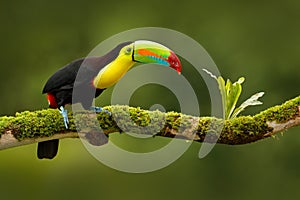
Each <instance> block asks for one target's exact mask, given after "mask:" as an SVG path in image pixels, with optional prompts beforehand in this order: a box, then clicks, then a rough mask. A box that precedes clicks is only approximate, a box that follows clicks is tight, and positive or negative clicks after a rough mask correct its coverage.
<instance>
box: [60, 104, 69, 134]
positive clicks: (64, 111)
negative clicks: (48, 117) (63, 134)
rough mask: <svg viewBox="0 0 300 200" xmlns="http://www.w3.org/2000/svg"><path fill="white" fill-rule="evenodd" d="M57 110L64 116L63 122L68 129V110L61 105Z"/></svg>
mask: <svg viewBox="0 0 300 200" xmlns="http://www.w3.org/2000/svg"><path fill="white" fill-rule="evenodd" d="M59 112H60V114H61V115H62V116H63V118H64V124H65V127H66V129H68V128H69V127H68V124H69V119H68V111H67V110H65V108H64V107H63V106H61V107H59Z"/></svg>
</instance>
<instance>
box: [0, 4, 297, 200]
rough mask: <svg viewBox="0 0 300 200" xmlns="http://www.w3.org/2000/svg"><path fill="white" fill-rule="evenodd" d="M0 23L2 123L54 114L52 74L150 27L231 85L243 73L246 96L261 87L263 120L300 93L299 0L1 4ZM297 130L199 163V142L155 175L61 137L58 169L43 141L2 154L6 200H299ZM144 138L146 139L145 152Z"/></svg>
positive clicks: (155, 92)
mask: <svg viewBox="0 0 300 200" xmlns="http://www.w3.org/2000/svg"><path fill="white" fill-rule="evenodd" d="M0 16H1V17H0V21H1V28H0V30H1V31H0V36H1V37H0V44H1V46H0V52H1V54H0V59H1V65H0V81H1V84H0V91H1V99H0V103H1V108H0V114H1V115H12V114H14V113H15V112H17V111H23V110H36V109H42V108H46V107H47V101H46V98H45V96H43V95H41V90H42V87H43V85H44V83H45V82H46V80H47V79H48V77H49V76H50V75H51V74H52V73H53V72H55V71H56V70H57V69H58V68H60V67H61V66H63V65H65V64H67V63H68V62H70V61H72V60H73V59H76V58H79V57H84V56H85V55H87V54H88V53H89V52H90V51H91V50H92V49H93V48H94V47H95V46H96V45H97V44H98V43H99V42H101V41H103V40H105V39H106V38H108V37H110V36H111V35H114V34H116V33H119V32H121V31H125V30H128V29H132V28H137V27H145V26H157V27H165V28H170V29H174V30H177V31H180V32H182V33H184V34H187V35H189V36H190V37H192V38H194V39H195V40H197V41H198V42H199V43H200V44H201V45H203V47H204V48H205V49H206V50H207V51H208V53H209V54H210V55H211V57H212V58H213V59H214V61H215V62H216V64H217V66H218V68H219V70H220V71H221V73H222V75H223V76H224V77H226V78H230V79H232V80H236V79H237V78H238V77H240V76H245V77H246V82H245V83H244V92H243V94H242V97H241V98H242V100H244V99H246V98H247V97H249V96H250V95H252V94H253V93H255V92H258V91H265V92H266V95H265V96H264V97H263V99H262V100H263V102H264V105H262V106H259V107H255V108H250V109H248V111H247V112H246V113H244V114H253V113H256V112H259V111H260V110H263V109H265V108H267V107H270V106H273V105H275V104H279V103H282V102H284V101H285V100H287V99H290V98H293V97H295V96H297V95H299V85H300V79H299V67H300V64H299V63H300V56H299V55H298V54H299V52H300V37H299V35H300V3H299V1H298V0H285V1H283V0H277V1H267V0H263V1H255V0H254V1H240V0H228V1H216V0H210V1H199V0H194V1H171V0H164V1H157V0H152V1H100V0H98V1H96V0H94V1H74V0H73V1H70V0H63V1H57V0H52V1H46V0H40V1H34V0H28V1H16V0H1V1H0ZM183 74H184V75H185V76H187V77H188V76H190V77H192V75H193V74H192V73H191V70H190V69H189V67H186V68H184V69H183ZM198 78H199V77H198ZM198 78H197V79H196V78H192V79H191V80H190V81H191V82H192V83H193V84H195V86H194V87H196V88H198V90H197V91H198V96H200V97H201V96H202V94H203V96H206V97H207V91H206V87H205V85H204V83H203V81H202V80H200V79H198ZM160 90H162V89H161V88H158V89H157V88H156V89H155V88H151V86H148V88H147V87H145V88H144V90H143V88H140V89H139V91H137V93H136V94H135V96H133V100H132V104H133V105H140V106H142V107H145V108H147V106H148V105H151V103H152V104H153V101H155V99H159V97H160V96H159V95H160V94H162V93H164V91H160ZM144 93H145V94H144ZM143 94H144V95H143ZM149 94H150V95H149ZM146 97H147V98H146ZM109 98H110V93H109V91H108V92H106V93H104V94H103V95H102V96H101V97H100V99H102V100H103V101H101V102H102V104H103V105H105V104H106V103H107V102H109ZM164 98H165V97H164ZM166 99H173V97H172V95H170V98H166ZM149 101H150V103H149ZM151 101H152V102H151ZM170 102H171V103H170V104H169V103H168V101H165V104H168V105H169V106H170V107H168V108H169V109H172V108H174V109H176V106H173V107H172V105H173V104H172V102H173V103H174V104H176V102H174V101H173V100H170ZM201 103H202V104H201V109H202V110H203V111H204V114H205V113H206V112H209V109H207V108H208V107H209V100H205V101H201ZM162 104H163V103H162ZM299 131H300V128H299V127H297V128H292V129H290V130H288V131H286V132H285V134H284V136H283V137H281V136H280V135H279V137H277V138H276V139H267V140H263V141H259V142H257V143H253V144H248V145H243V146H225V145H217V146H216V147H215V148H214V149H213V151H212V152H211V153H210V154H209V155H208V156H207V157H205V158H204V159H201V160H200V159H199V158H198V151H199V148H200V146H201V144H198V143H193V144H192V145H191V147H190V148H189V150H188V151H187V152H186V153H185V154H184V155H183V156H182V157H181V158H180V159H178V160H177V161H176V162H174V163H173V164H171V165H170V166H168V167H166V168H164V169H161V170H159V171H155V172H151V173H147V174H127V173H123V172H119V171H116V170H113V169H111V168H109V167H106V166H105V165H103V164H101V163H100V162H98V161H97V160H96V159H94V158H93V157H92V156H91V155H90V154H89V153H88V152H87V150H86V149H85V148H84V147H83V145H82V144H81V142H80V141H79V140H77V139H65V140H63V141H61V143H60V149H59V155H58V156H57V157H56V158H55V159H54V160H51V161H48V160H38V159H37V158H36V145H35V144H34V145H28V146H23V147H18V148H13V149H7V150H3V151H0V160H1V161H0V162H1V164H0V171H1V172H0V187H1V194H0V196H1V199H54V198H55V199H83V198H85V199H124V200H125V199H233V200H234V199H251V200H252V199H299V196H300V191H299V186H300V171H299V169H300V151H299V144H300V136H299V135H298V134H297V133H299ZM114 138H116V140H121V143H122V139H124V141H123V143H125V144H127V145H130V144H131V143H134V142H135V141H130V140H129V141H127V140H128V138H126V137H122V136H121V137H120V139H117V138H118V136H116V137H114ZM161 140H162V139H160V138H154V139H152V141H150V142H151V143H152V144H153V145H155V144H156V143H160V142H161ZM119 142H120V141H119ZM143 142H144V141H143V140H139V141H138V144H143ZM146 142H148V143H149V140H147V141H146ZM139 147H140V148H143V145H139ZM136 150H137V151H138V150H139V149H138V148H136Z"/></svg>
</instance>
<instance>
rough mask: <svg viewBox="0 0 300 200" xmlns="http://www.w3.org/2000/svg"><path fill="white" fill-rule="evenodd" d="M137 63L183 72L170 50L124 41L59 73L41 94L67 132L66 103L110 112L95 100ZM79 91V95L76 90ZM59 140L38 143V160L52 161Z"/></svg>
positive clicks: (79, 60)
mask: <svg viewBox="0 0 300 200" xmlns="http://www.w3.org/2000/svg"><path fill="white" fill-rule="evenodd" d="M136 63H142V64H148V63H153V64H159V65H162V66H167V67H170V68H172V69H175V70H176V71H177V72H178V74H180V73H181V68H182V67H181V62H180V59H179V58H178V56H177V55H176V54H175V53H174V51H172V50H171V49H169V48H168V47H166V46H164V45H162V44H160V43H157V42H154V41H149V40H136V41H133V42H132V41H128V42H123V43H121V44H119V45H117V46H115V47H114V48H113V49H112V50H110V51H109V52H108V53H106V54H104V55H103V56H93V57H84V58H80V59H77V60H74V61H72V62H71V63H69V64H67V65H65V66H64V67H62V68H60V69H59V70H58V71H56V72H55V73H54V74H53V75H52V76H51V77H50V78H49V79H48V81H47V82H46V84H45V86H44V88H43V91H42V93H43V94H46V95H47V99H48V103H49V108H53V109H58V110H59V112H60V113H61V115H62V116H63V119H64V125H65V127H66V129H68V123H69V121H68V115H67V110H66V109H65V108H64V107H65V106H66V105H67V104H74V103H81V105H82V107H83V108H84V109H86V110H88V109H93V110H95V111H97V112H105V113H107V114H110V112H109V111H107V110H104V109H102V108H101V107H92V102H93V99H94V98H96V97H98V96H99V95H100V94H101V93H102V92H103V91H104V90H105V89H106V88H109V87H111V86H113V85H114V84H115V83H116V82H118V81H119V80H120V79H121V78H122V77H123V76H124V75H125V74H126V72H127V71H128V70H129V69H130V68H132V67H133V66H134V65H135V64H136ZM75 88H76V91H79V92H77V93H76V96H74V95H73V91H75ZM58 144H59V140H58V139H53V140H48V141H44V142H39V143H38V147H37V157H38V158H39V159H43V158H45V159H53V158H54V157H55V156H56V155H57V152H58Z"/></svg>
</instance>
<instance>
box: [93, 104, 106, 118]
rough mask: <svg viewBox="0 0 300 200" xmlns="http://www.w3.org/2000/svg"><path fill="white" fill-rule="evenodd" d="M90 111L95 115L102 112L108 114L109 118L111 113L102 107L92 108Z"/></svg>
mask: <svg viewBox="0 0 300 200" xmlns="http://www.w3.org/2000/svg"><path fill="white" fill-rule="evenodd" d="M91 110H92V111H94V112H96V113H100V112H104V113H106V114H108V115H109V116H111V112H109V111H108V110H105V109H103V108H102V107H96V106H92V107H91Z"/></svg>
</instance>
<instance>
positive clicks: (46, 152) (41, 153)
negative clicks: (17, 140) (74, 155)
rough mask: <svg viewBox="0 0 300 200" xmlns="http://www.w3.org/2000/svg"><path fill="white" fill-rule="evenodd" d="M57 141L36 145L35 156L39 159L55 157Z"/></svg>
mask: <svg viewBox="0 0 300 200" xmlns="http://www.w3.org/2000/svg"><path fill="white" fill-rule="evenodd" d="M58 142H59V140H58V139H55V140H49V141H44V142H39V143H38V148H37V156H38V158H39V159H43V158H47V159H52V158H54V157H55V156H56V154H57V150H58Z"/></svg>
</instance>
